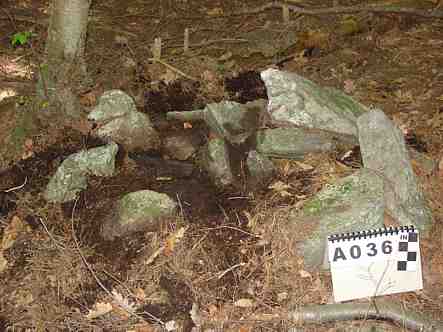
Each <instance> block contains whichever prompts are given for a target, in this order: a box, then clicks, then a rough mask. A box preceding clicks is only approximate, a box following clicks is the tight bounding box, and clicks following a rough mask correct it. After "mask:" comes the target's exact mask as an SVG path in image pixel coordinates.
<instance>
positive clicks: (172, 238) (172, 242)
mask: <svg viewBox="0 0 443 332" xmlns="http://www.w3.org/2000/svg"><path fill="white" fill-rule="evenodd" d="M185 232H186V227H181V228H180V229H178V230H176V231H175V232H174V233H172V234H171V235H169V236H168V238H167V239H166V242H165V250H164V251H165V255H166V256H169V255H171V254H172V253H173V252H174V249H175V247H176V246H177V244H178V243H179V242H180V240H181V239H183V236H184V235H185Z"/></svg>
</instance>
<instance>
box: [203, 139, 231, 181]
mask: <svg viewBox="0 0 443 332" xmlns="http://www.w3.org/2000/svg"><path fill="white" fill-rule="evenodd" d="M202 167H203V168H204V169H205V170H206V171H207V172H208V173H209V175H210V176H211V178H212V179H213V181H214V184H215V185H216V186H217V187H219V188H224V187H227V186H229V185H232V183H233V182H234V175H233V174H232V169H231V162H230V159H229V151H228V145H227V144H226V142H225V141H224V140H223V139H221V138H214V139H211V140H210V141H209V142H208V144H207V145H206V146H205V147H204V149H203V151H202Z"/></svg>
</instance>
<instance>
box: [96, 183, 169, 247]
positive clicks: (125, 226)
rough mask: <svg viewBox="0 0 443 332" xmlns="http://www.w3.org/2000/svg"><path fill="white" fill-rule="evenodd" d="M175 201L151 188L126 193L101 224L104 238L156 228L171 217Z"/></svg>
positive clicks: (109, 238)
mask: <svg viewBox="0 0 443 332" xmlns="http://www.w3.org/2000/svg"><path fill="white" fill-rule="evenodd" d="M176 209H177V203H176V202H175V201H174V200H172V199H171V198H170V197H169V196H168V195H166V194H162V193H158V192H155V191H152V190H141V191H136V192H132V193H129V194H126V195H125V196H123V197H122V198H121V199H120V200H119V201H118V202H117V203H116V205H115V207H114V208H113V209H112V211H111V212H110V214H109V215H108V217H107V219H106V220H105V222H104V224H103V226H102V232H101V234H102V236H103V238H105V239H106V240H112V239H114V238H115V237H121V236H125V235H128V234H131V233H133V232H138V231H143V230H158V229H159V228H160V226H161V222H162V221H163V220H165V219H166V218H168V217H173V216H174V215H175V212H176Z"/></svg>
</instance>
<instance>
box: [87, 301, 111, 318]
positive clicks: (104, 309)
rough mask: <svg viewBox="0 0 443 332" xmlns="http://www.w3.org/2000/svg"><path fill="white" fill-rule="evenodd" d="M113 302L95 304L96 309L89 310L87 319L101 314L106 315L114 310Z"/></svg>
mask: <svg viewBox="0 0 443 332" xmlns="http://www.w3.org/2000/svg"><path fill="white" fill-rule="evenodd" d="M112 309H113V308H112V304H110V303H103V302H97V303H96V304H94V309H93V310H89V313H88V314H87V315H86V318H87V319H94V318H98V317H100V316H103V315H106V314H107V313H109V312H111V311H112Z"/></svg>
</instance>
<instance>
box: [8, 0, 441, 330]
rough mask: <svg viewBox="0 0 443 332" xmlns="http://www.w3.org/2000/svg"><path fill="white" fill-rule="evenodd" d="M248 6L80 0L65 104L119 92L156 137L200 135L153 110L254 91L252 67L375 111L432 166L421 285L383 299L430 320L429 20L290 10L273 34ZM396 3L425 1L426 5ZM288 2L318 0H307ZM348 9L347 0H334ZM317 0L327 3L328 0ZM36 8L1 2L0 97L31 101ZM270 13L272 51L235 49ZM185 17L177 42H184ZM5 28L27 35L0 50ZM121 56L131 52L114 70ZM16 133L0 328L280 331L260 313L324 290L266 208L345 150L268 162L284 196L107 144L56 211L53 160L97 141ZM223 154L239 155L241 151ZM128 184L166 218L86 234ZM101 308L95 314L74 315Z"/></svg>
mask: <svg viewBox="0 0 443 332" xmlns="http://www.w3.org/2000/svg"><path fill="white" fill-rule="evenodd" d="M334 2H335V1H334ZM265 3H266V2H265V1H259V0H248V1H207V0H199V1H151V0H147V1H137V0H127V1H124V2H122V1H117V0H108V1H104V2H103V1H94V3H93V7H92V10H91V21H90V24H89V28H88V42H87V63H88V70H89V72H90V74H91V77H92V79H93V81H94V83H95V84H94V86H93V87H91V89H89V90H88V91H82V92H81V95H80V98H81V103H82V105H83V106H84V107H85V108H86V110H89V109H91V108H92V107H93V106H94V105H95V104H96V103H97V98H98V97H99V96H100V95H101V94H102V93H103V91H105V90H108V89H122V90H124V91H125V92H127V93H128V94H130V95H131V96H133V97H134V98H135V100H136V103H137V106H138V109H139V110H140V111H143V112H146V113H147V114H149V116H150V117H151V119H152V120H153V122H154V125H155V126H156V128H157V129H158V130H159V132H160V133H161V136H162V137H167V136H168V135H171V134H174V133H180V132H183V131H186V130H192V131H193V132H196V133H197V134H198V136H199V137H200V139H201V141H202V142H204V141H206V140H208V139H210V138H211V135H210V133H209V132H208V130H207V128H205V126H204V125H203V124H198V123H197V124H193V126H192V128H188V127H186V126H185V127H186V128H185V127H184V126H183V123H180V122H168V121H166V116H165V114H166V112H168V111H187V110H193V109H197V108H202V107H204V106H205V105H206V104H207V103H211V102H218V101H221V100H227V99H229V100H235V101H239V102H242V103H244V102H247V101H251V100H255V99H258V98H266V91H265V88H264V85H263V82H262V81H261V80H260V76H259V73H260V71H261V70H263V69H265V68H268V67H270V66H274V67H278V68H281V69H283V70H287V71H293V72H296V73H298V74H300V75H303V76H305V77H307V78H309V79H311V80H313V81H314V82H316V83H318V84H321V85H324V86H333V87H336V88H338V89H341V90H344V91H346V93H348V94H349V95H351V96H353V97H354V98H355V99H357V100H359V101H360V102H362V103H363V104H365V105H373V106H376V107H378V108H381V109H382V110H383V111H384V112H386V114H388V115H389V116H390V118H391V119H393V120H394V121H395V123H396V124H397V125H398V126H399V127H400V128H402V130H403V131H404V132H405V136H406V138H407V142H408V145H409V146H410V147H411V148H413V149H415V150H417V151H418V152H420V153H422V154H423V155H424V156H426V157H427V158H429V159H430V160H431V161H434V163H435V167H431V169H429V168H426V167H424V164H423V163H422V162H421V161H420V160H415V159H413V161H415V162H414V164H413V166H414V170H415V171H416V173H417V176H418V178H419V180H420V183H421V185H422V187H423V188H424V190H425V194H426V197H427V199H428V201H429V204H430V206H431V208H432V211H433V215H434V219H435V223H434V226H433V229H432V232H431V234H430V235H429V236H428V237H426V238H424V239H423V240H422V257H423V259H422V260H423V271H424V272H423V273H424V275H423V277H424V281H425V288H424V289H423V291H418V292H411V293H405V294H397V295H391V296H387V297H386V298H387V299H388V300H392V301H396V302H399V303H401V304H402V305H404V306H405V307H406V308H409V309H414V310H416V311H417V312H421V313H425V314H427V315H429V316H430V317H433V318H434V319H441V317H443V251H442V247H443V203H442V202H443V170H442V168H443V164H442V162H440V164H441V165H440V169H439V168H438V166H437V164H438V162H439V161H440V160H441V158H442V157H443V156H442V147H443V140H442V138H443V137H442V136H443V72H442V68H443V56H442V49H443V21H442V20H438V19H430V18H422V17H417V16H411V15H401V14H395V13H391V14H386V13H385V14H381V13H367V12H358V13H354V14H346V15H344V14H342V15H332V14H328V15H311V16H307V15H295V14H292V15H291V20H292V22H291V24H290V26H287V27H286V28H285V27H284V25H282V16H281V10H279V9H267V10H263V11H260V12H258V13H256V12H253V11H252V9H254V8H259V7H260V6H262V5H264V4H265ZM297 3H299V2H297ZM378 3H381V2H378ZM395 3H396V4H398V5H399V6H411V4H413V5H414V6H415V7H417V6H418V7H420V8H423V9H432V8H433V7H435V6H438V1H432V0H429V1H406V0H405V1H395ZM300 4H301V5H303V6H304V7H308V8H310V7H318V5H317V4H315V3H313V2H312V1H309V2H308V1H306V2H305V1H300ZM355 4H359V2H358V1H353V0H341V1H340V5H343V6H350V5H355ZM321 5H322V6H325V7H328V6H329V7H332V6H333V1H326V2H322V4H321ZM47 9H48V3H47V1H43V0H42V1H40V0H36V1H27V0H23V1H15V0H14V1H13V0H3V1H2V8H1V10H0V93H1V94H2V96H1V97H2V98H3V96H4V94H6V92H8V91H9V92H10V91H15V93H17V94H18V96H24V97H26V98H32V97H33V94H34V84H35V77H36V72H37V70H38V63H39V62H41V60H42V58H43V56H44V52H43V51H44V42H45V39H46V29H47V20H48V17H47ZM248 10H249V11H250V12H251V13H250V14H248V13H246V11H248ZM274 24H275V29H278V31H280V32H281V34H283V35H284V34H285V33H287V31H289V30H291V31H296V36H297V38H296V39H295V40H293V42H292V43H291V44H290V45H289V47H284V48H283V49H282V50H280V51H278V52H275V54H273V55H272V56H265V55H264V54H260V53H258V52H252V53H248V52H247V50H244V49H243V48H244V43H243V42H242V37H243V36H244V34H245V33H248V32H253V31H256V30H259V29H260V28H262V27H264V26H265V25H266V26H271V27H273V25H274ZM185 28H189V29H190V36H191V38H190V49H189V51H188V52H186V53H185V52H184V51H183V34H184V30H185ZM22 31H32V32H33V36H32V37H31V39H30V42H29V43H27V44H25V45H24V46H21V47H12V46H11V44H10V37H11V36H12V35H13V34H14V33H16V32H22ZM155 37H161V38H162V41H163V45H164V48H163V50H162V52H163V53H162V58H161V59H162V61H163V62H165V63H167V64H169V65H170V66H172V67H173V68H172V69H171V67H168V66H165V65H164V64H163V63H159V62H153V61H150V60H149V59H150V58H151V57H152V53H151V45H152V43H153V39H154V38H155ZM279 47H280V45H278V44H276V45H275V48H276V49H277V48H279ZM244 54H246V55H244ZM128 62H129V63H132V64H131V65H128V66H125V64H127V63H128ZM194 79H195V80H194ZM5 91H6V92H5ZM10 125H11V123H10V118H8V119H7V120H6V119H2V120H0V138H1V137H2V136H1V132H2V131H3V130H6V129H7V128H9V126H10ZM0 144H2V143H0ZM24 144H26V146H27V151H28V152H29V153H27V154H26V155H24V156H23V159H22V160H20V161H18V162H15V163H13V164H11V165H10V167H8V168H6V169H5V170H4V171H2V172H1V173H0V190H1V191H0V235H2V236H3V242H2V248H1V252H2V253H3V255H4V258H5V259H6V261H7V267H6V269H5V270H4V271H3V272H2V273H1V274H0V277H1V280H2V282H1V283H0V331H1V330H6V329H7V328H9V330H10V331H25V330H28V329H31V330H35V331H64V330H66V331H68V330H69V331H99V330H103V331H154V330H155V328H154V326H155V324H156V323H158V322H163V323H165V322H169V321H172V320H173V321H175V322H176V323H177V324H178V325H179V326H180V327H181V328H182V329H183V330H184V331H190V330H191V328H192V327H193V326H194V323H195V319H194V322H193V320H192V319H191V315H190V312H191V310H192V309H193V306H194V310H197V309H196V308H197V307H198V313H199V315H200V316H201V318H202V319H206V320H208V321H209V320H214V321H224V322H225V324H224V325H223V328H222V330H226V331H230V330H232V331H265V330H271V331H277V330H282V331H285V330H287V329H288V328H289V326H290V325H288V323H287V322H285V321H281V320H279V319H270V317H271V316H272V315H278V314H281V313H282V312H286V311H287V310H288V308H291V307H292V308H295V307H297V306H300V305H306V304H320V303H329V302H330V301H331V294H332V293H331V282H330V274H329V273H328V272H322V273H310V272H308V271H305V270H304V268H303V261H302V259H301V257H297V254H296V253H294V252H292V250H291V248H287V247H286V241H287V240H288V239H286V234H285V229H284V227H282V226H279V224H278V221H279V218H280V217H281V216H279V215H278V214H275V213H274V209H273V208H277V207H279V208H281V207H285V206H287V207H290V206H294V205H297V204H301V203H302V202H303V201H304V200H306V199H307V198H309V197H311V196H312V195H313V194H315V193H316V192H317V191H318V190H320V189H321V187H322V186H323V185H324V184H325V183H328V182H334V181H335V180H337V179H338V178H339V177H342V176H345V175H347V174H350V173H351V172H352V171H353V170H354V169H355V168H358V167H360V166H361V164H360V163H359V158H358V151H356V155H357V157H356V158H355V159H354V160H351V161H350V162H348V163H347V162H343V161H339V160H338V159H337V155H334V154H331V155H323V156H308V157H307V158H306V160H304V161H303V163H302V164H300V163H297V162H294V161H289V160H275V163H276V165H277V166H278V170H279V173H278V175H277V176H276V178H275V179H274V181H273V182H274V183H276V182H278V181H281V182H282V183H284V184H286V185H287V186H286V187H285V189H284V190H282V189H281V188H280V189H275V188H276V187H274V189H272V188H266V189H264V190H255V191H251V190H249V189H248V188H247V186H246V179H245V177H244V174H242V173H241V172H240V174H238V175H239V178H240V179H241V181H240V182H239V184H238V185H237V186H235V187H234V188H231V189H229V190H225V191H223V192H222V191H219V190H217V189H216V188H215V187H214V186H213V185H212V184H211V181H210V180H209V178H208V176H207V175H206V174H204V172H202V171H199V172H198V174H194V176H193V177H191V178H180V177H177V178H175V177H173V176H172V179H170V180H165V179H162V177H161V174H160V173H159V172H160V170H161V169H162V167H161V166H159V167H158V169H155V168H154V169H153V168H147V167H143V166H141V165H139V164H136V163H134V162H132V161H131V160H130V159H129V158H128V157H127V155H126V153H125V152H121V153H120V154H119V157H118V173H117V175H116V176H114V177H111V178H94V177H93V178H90V179H89V182H88V189H87V190H86V191H84V192H82V193H81V195H80V197H79V199H78V200H77V201H76V202H75V203H67V204H62V205H58V204H48V203H47V202H45V200H44V199H43V198H42V191H43V190H44V188H45V187H46V185H47V183H48V181H49V178H50V177H51V176H52V175H53V174H54V172H55V170H56V169H57V167H58V166H59V165H60V162H61V161H62V160H63V159H64V158H65V157H66V156H68V155H69V154H71V153H74V152H78V151H79V150H81V149H84V148H90V147H95V146H98V145H101V144H102V142H100V141H99V140H97V139H94V138H92V137H90V135H88V134H87V132H85V131H81V130H78V128H75V126H74V128H66V127H59V126H58V124H57V123H55V122H54V123H50V122H49V123H38V130H37V132H36V133H33V134H32V136H30V137H28V140H26V141H25V143H24ZM162 153H163V152H162V151H160V152H158V156H162ZM237 154H238V156H237V157H236V158H237V159H238V161H239V162H241V160H242V158H243V151H241V150H239V151H237ZM196 158H197V157H196ZM306 165H309V166H311V167H306ZM240 170H241V167H240ZM141 189H151V190H155V191H159V192H163V193H167V194H169V195H170V196H171V197H173V198H177V199H178V200H179V202H180V208H181V216H180V218H178V219H174V220H171V222H170V223H169V224H168V225H167V226H165V227H164V229H161V230H160V231H158V232H153V233H139V234H136V235H133V236H130V237H127V238H122V239H118V240H115V241H113V242H106V241H103V240H102V239H101V238H100V235H99V229H100V225H101V222H102V220H103V217H104V215H105V214H106V212H107V211H108V210H109V207H110V206H111V205H112V203H113V202H115V200H116V199H118V198H119V197H121V196H122V195H123V194H125V193H128V192H132V191H136V190H141ZM279 211H281V209H280V210H279ZM265 232H272V234H274V237H277V236H279V237H280V238H281V242H280V243H279V245H278V246H276V247H273V248H271V247H269V246H268V245H267V244H266V243H265V242H264V240H263V239H264V238H265V236H263V235H264V233H265ZM6 237H8V241H6V240H5V239H6ZM9 244H10V245H9ZM116 299H119V301H117V302H118V303H116ZM245 299H248V301H245ZM239 300H243V301H239ZM109 305H110V306H111V309H110V312H109V313H107V314H103V315H98V317H97V318H95V319H89V318H88V314H91V312H95V313H97V312H99V311H100V308H102V309H103V310H105V309H106V308H108V309H109ZM122 306H123V307H125V306H126V308H129V309H131V308H132V309H134V313H135V314H133V315H129V314H128V312H127V311H125V310H122V309H121V307H122ZM273 317H274V316H273ZM275 317H278V316H275ZM194 318H195V317H194ZM373 324H374V322H371V321H355V322H346V323H343V322H337V323H330V324H324V325H321V326H311V327H309V326H308V327H307V330H308V331H309V330H312V331H335V330H345V329H351V330H354V329H355V330H356V329H358V328H367V327H370V326H372V325H373ZM377 324H382V323H377ZM383 324H384V323H383ZM383 324H382V325H383ZM383 326H384V327H385V329H386V330H388V331H401V330H403V329H402V327H401V326H394V325H391V324H387V323H386V324H384V325H383Z"/></svg>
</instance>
